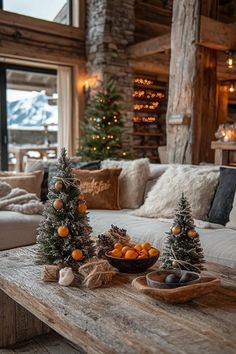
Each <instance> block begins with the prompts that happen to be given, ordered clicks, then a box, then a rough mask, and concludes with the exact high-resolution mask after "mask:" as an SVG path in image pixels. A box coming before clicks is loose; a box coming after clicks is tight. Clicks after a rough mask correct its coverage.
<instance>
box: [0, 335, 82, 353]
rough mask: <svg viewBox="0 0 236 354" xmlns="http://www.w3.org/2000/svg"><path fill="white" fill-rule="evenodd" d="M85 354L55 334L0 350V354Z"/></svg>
mask: <svg viewBox="0 0 236 354" xmlns="http://www.w3.org/2000/svg"><path fill="white" fill-rule="evenodd" d="M13 353H24V354H76V353H77V354H85V352H84V351H83V350H82V349H81V350H79V349H76V347H75V346H74V345H73V344H72V343H70V342H69V341H67V340H66V339H64V338H62V337H61V336H60V335H59V334H57V333H55V332H53V331H52V332H50V333H48V334H45V335H42V336H39V337H35V338H33V339H31V340H28V341H25V342H22V343H20V344H17V345H16V346H14V347H13V348H11V349H0V354H13Z"/></svg>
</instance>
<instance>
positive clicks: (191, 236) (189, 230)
mask: <svg viewBox="0 0 236 354" xmlns="http://www.w3.org/2000/svg"><path fill="white" fill-rule="evenodd" d="M167 235H168V236H167V239H166V241H165V245H164V249H163V252H162V256H161V258H160V261H161V267H162V268H165V269H174V268H177V269H183V270H189V271H195V272H200V270H201V269H203V265H202V264H203V263H204V256H203V250H202V248H201V244H200V240H199V235H198V233H197V232H196V230H195V226H194V221H193V218H192V213H191V208H190V205H189V202H188V200H187V199H186V198H185V196H184V195H183V194H182V196H181V198H180V200H179V203H178V207H177V209H176V212H175V218H174V223H173V226H172V227H171V229H170V232H168V233H167Z"/></svg>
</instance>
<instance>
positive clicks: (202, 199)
mask: <svg viewBox="0 0 236 354" xmlns="http://www.w3.org/2000/svg"><path fill="white" fill-rule="evenodd" d="M218 178H219V168H218V167H213V168H212V167H205V166H204V167H199V166H198V167H196V166H186V165H176V166H175V165H173V166H170V167H169V168H168V169H167V171H166V172H164V174H163V175H162V176H161V177H160V178H159V179H158V180H157V182H156V184H155V185H154V186H153V187H152V189H151V191H150V192H149V193H148V195H147V198H146V200H145V203H144V204H143V205H142V206H141V208H139V209H138V210H135V211H134V212H132V214H134V215H138V216H145V217H152V218H172V217H173V216H174V213H175V208H176V207H177V203H178V200H179V198H180V196H181V194H182V193H183V192H184V193H185V196H186V197H187V198H188V200H189V202H190V205H191V208H192V212H193V217H194V218H196V219H201V220H206V219H207V214H208V211H209V208H210V205H211V201H212V199H213V196H214V193H215V188H216V186H217V183H218Z"/></svg>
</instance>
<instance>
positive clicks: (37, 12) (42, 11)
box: [3, 0, 67, 21]
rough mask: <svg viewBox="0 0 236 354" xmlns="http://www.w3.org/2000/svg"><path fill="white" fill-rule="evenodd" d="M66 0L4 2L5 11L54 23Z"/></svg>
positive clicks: (15, 0) (12, 0)
mask: <svg viewBox="0 0 236 354" xmlns="http://www.w3.org/2000/svg"><path fill="white" fill-rule="evenodd" d="M66 2H67V1H66V0H3V9H4V10H6V11H11V12H16V13H19V14H22V15H27V16H32V17H37V18H41V19H44V20H49V21H52V20H53V19H54V17H55V16H56V15H57V14H58V12H59V11H60V10H61V8H62V7H63V5H64V4H65V3H66Z"/></svg>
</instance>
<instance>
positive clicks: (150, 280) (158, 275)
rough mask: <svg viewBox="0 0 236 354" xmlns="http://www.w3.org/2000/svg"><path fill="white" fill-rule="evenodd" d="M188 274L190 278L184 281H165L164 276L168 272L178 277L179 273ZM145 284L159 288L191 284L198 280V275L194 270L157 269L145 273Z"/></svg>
mask: <svg viewBox="0 0 236 354" xmlns="http://www.w3.org/2000/svg"><path fill="white" fill-rule="evenodd" d="M186 273H188V274H190V276H191V278H192V280H190V281H188V282H185V283H165V278H166V277H167V275H169V274H176V275H178V276H179V277H181V275H186ZM146 279H147V285H148V286H149V287H150V288H159V289H173V288H178V287H180V286H186V285H192V284H196V283H199V282H200V275H199V274H198V273H195V272H189V271H186V270H181V271H180V270H157V271H154V272H151V273H148V274H147V275H146Z"/></svg>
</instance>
